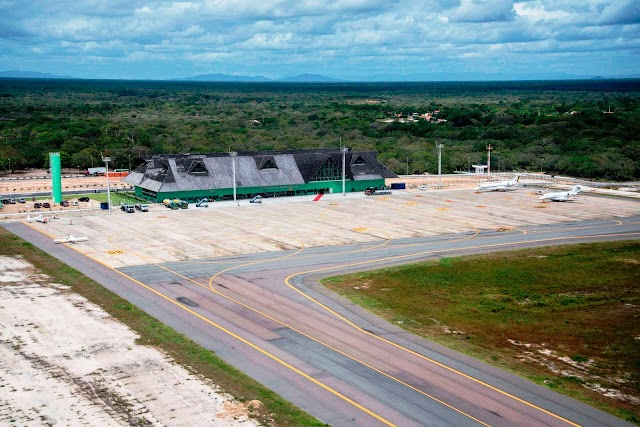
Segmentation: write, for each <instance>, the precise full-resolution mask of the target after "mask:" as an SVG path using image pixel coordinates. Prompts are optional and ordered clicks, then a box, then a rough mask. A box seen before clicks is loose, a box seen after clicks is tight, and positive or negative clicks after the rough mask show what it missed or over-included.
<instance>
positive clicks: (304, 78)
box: [172, 74, 340, 83]
mask: <svg viewBox="0 0 640 427" xmlns="http://www.w3.org/2000/svg"><path fill="white" fill-rule="evenodd" d="M172 80H177V81H188V82H291V83H331V82H339V81H340V80H337V79H332V78H331V77H326V76H321V75H319V74H300V75H298V76H290V77H284V78H282V79H276V80H273V79H268V78H266V77H264V76H232V75H229V74H203V75H199V76H193V77H182V78H177V79H172Z"/></svg>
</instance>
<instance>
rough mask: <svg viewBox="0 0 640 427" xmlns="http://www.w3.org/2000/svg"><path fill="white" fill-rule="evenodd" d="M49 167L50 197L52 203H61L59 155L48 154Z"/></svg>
mask: <svg viewBox="0 0 640 427" xmlns="http://www.w3.org/2000/svg"><path fill="white" fill-rule="evenodd" d="M49 167H50V168H51V195H52V197H53V203H61V202H62V168H61V166H60V153H49Z"/></svg>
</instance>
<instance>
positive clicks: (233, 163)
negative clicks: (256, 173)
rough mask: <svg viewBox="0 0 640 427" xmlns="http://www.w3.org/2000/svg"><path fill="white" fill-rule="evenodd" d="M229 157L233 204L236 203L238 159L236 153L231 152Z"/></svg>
mask: <svg viewBox="0 0 640 427" xmlns="http://www.w3.org/2000/svg"><path fill="white" fill-rule="evenodd" d="M229 157H231V173H232V174H233V203H236V157H238V152H237V151H231V152H230V153H229Z"/></svg>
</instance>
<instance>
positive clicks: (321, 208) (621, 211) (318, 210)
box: [31, 188, 640, 268]
mask: <svg viewBox="0 0 640 427" xmlns="http://www.w3.org/2000/svg"><path fill="white" fill-rule="evenodd" d="M639 213H640V203H638V201H636V200H631V199H623V198H610V197H596V196H592V195H581V196H579V197H578V199H577V200H576V201H575V202H569V203H540V202H539V200H538V195H537V194H535V193H534V192H533V191H532V190H529V189H526V188H524V189H520V190H517V191H512V192H506V193H503V192H491V193H475V192H473V190H471V189H469V188H466V189H452V190H440V191H436V190H432V191H419V190H417V189H416V190H410V191H393V194H392V195H390V196H369V197H367V196H364V195H363V194H360V193H358V194H356V193H352V194H347V195H346V196H343V195H341V194H328V195H325V196H324V197H322V198H321V199H320V200H319V201H317V202H314V201H313V198H312V197H310V196H308V197H307V196H301V197H287V198H268V199H264V200H263V203H261V204H250V203H249V201H248V200H243V201H241V202H239V203H238V204H234V203H233V202H232V201H229V202H216V203H209V207H207V208H196V207H195V206H194V205H193V204H191V205H190V208H189V209H176V210H172V209H167V208H165V207H164V206H163V205H161V204H154V205H150V207H149V212H140V211H137V210H136V211H134V213H125V212H122V211H121V210H120V209H118V208H117V207H115V208H114V211H113V212H112V213H111V214H108V213H106V212H100V211H93V212H86V213H84V214H83V215H82V216H74V217H73V219H71V217H69V216H65V215H59V216H57V217H56V219H53V220H51V221H49V223H47V224H41V223H32V224H31V225H32V226H33V227H36V228H38V229H39V230H41V231H42V232H44V233H46V234H47V235H49V236H51V237H52V238H61V237H64V236H66V235H68V234H69V233H73V234H74V235H75V236H86V237H88V238H89V241H88V242H83V243H78V244H76V248H78V249H79V250H81V251H83V252H85V253H87V254H89V255H91V256H92V257H94V258H96V259H98V260H99V261H101V262H103V263H105V264H107V265H109V266H112V267H115V268H118V267H123V266H131V265H140V264H147V263H159V262H166V261H184V260H194V259H203V258H212V257H218V256H228V255H235V254H245V253H256V252H264V251H281V250H286V249H292V248H300V247H305V248H308V247H311V246H325V245H341V244H354V243H364V242H372V241H386V240H388V239H392V240H395V239H402V238H410V237H424V236H433V235H437V234H445V233H476V232H482V231H483V230H485V231H486V230H493V231H496V230H497V231H503V230H513V229H522V232H523V233H524V232H534V231H531V226H534V225H536V224H550V223H562V222H574V221H581V220H590V219H603V218H611V219H612V220H615V218H616V217H624V216H630V215H637V214H639Z"/></svg>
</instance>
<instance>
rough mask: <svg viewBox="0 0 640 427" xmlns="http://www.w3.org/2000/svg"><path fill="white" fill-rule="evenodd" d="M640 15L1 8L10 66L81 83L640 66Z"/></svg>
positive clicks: (415, 7) (497, 9)
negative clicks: (92, 61) (93, 71)
mask: <svg viewBox="0 0 640 427" xmlns="http://www.w3.org/2000/svg"><path fill="white" fill-rule="evenodd" d="M639 8H640V1H639V0H582V1H580V2H576V1H575V0H516V2H515V3H514V2H513V1H512V0H424V1H422V2H416V1H415V0H398V1H397V2H394V3H389V2H388V1H386V0H385V1H382V0H324V1H323V0H298V1H294V0H262V1H259V2H256V1H255V0H199V1H196V0H193V1H173V0H139V1H135V2H132V1H125V0H85V1H83V2H77V1H75V0H57V1H55V2H53V1H50V0H32V1H31V2H29V3H24V2H17V0H16V1H11V0H4V1H3V0H0V50H1V51H2V56H1V57H0V69H2V68H3V67H5V66H6V67H9V66H12V65H13V64H17V65H19V63H20V61H28V60H29V61H30V60H31V58H36V57H37V58H38V63H39V64H46V63H47V60H50V61H51V62H54V61H55V62H56V63H58V64H62V63H67V64H68V66H69V68H70V69H69V71H67V72H65V74H74V75H82V73H81V72H75V73H74V72H73V71H72V70H73V68H74V67H78V68H77V69H78V70H81V68H79V67H81V65H82V64H86V63H87V59H88V58H103V59H105V60H104V61H103V63H102V65H101V72H108V70H109V69H110V70H111V72H112V73H114V76H117V75H118V73H120V72H121V71H120V70H121V68H122V66H120V65H119V63H121V62H126V63H127V68H128V69H127V72H128V73H130V72H133V71H132V70H133V69H134V68H135V67H137V68H138V69H139V70H141V75H153V74H154V73H155V74H156V75H157V76H158V77H172V76H167V75H163V74H162V73H164V72H166V71H165V70H167V69H179V70H188V69H189V67H190V66H192V64H199V66H202V67H206V66H207V64H209V65H210V66H211V67H217V68H215V69H213V70H212V71H211V72H218V71H220V70H225V72H227V73H230V74H232V73H233V71H234V70H237V69H241V70H245V71H247V70H252V71H247V72H249V73H250V74H268V72H267V71H268V70H271V72H277V73H288V74H294V73H295V72H296V71H297V72H300V73H302V72H317V70H325V69H326V70H329V71H331V72H333V73H335V77H340V74H343V75H347V74H352V73H355V72H357V71H358V70H362V71H361V72H362V73H367V72H369V70H373V69H377V70H380V72H383V71H384V70H385V69H386V70H387V72H396V73H397V72H404V71H405V70H420V69H425V66H426V67H432V68H434V69H439V68H441V67H443V66H445V64H446V66H447V67H458V68H459V69H463V70H473V69H478V70H480V69H487V68H490V67H491V66H493V64H498V63H500V64H501V66H504V67H509V64H510V61H512V63H513V64H516V63H517V64H518V66H519V67H521V69H525V70H526V66H524V65H523V64H524V63H525V62H526V60H527V59H526V58H524V56H525V54H524V53H523V52H534V53H536V55H538V57H537V61H538V62H537V63H536V64H534V65H535V66H540V67H544V66H545V65H544V61H542V60H543V55H545V54H548V55H549V60H548V61H549V64H547V66H549V67H551V66H553V67H555V68H562V67H564V68H565V69H566V70H567V71H569V70H571V69H572V68H575V67H576V61H571V60H570V57H571V54H572V53H571V52H574V53H575V55H578V54H579V53H580V54H581V53H582V52H591V53H593V54H596V53H597V54H598V55H602V57H603V58H604V57H606V56H607V55H609V54H610V53H609V48H608V46H609V47H611V50H617V51H620V52H627V53H628V55H627V59H626V61H627V62H626V64H627V68H633V67H635V68H637V67H638V65H640V59H639V56H640V55H637V52H638V43H639V42H640V41H639V40H640V11H639ZM554 52H561V53H563V55H553V53H554ZM493 56H496V57H499V61H500V62H498V58H493ZM521 57H522V58H521ZM621 57H622V55H620V56H618V57H616V58H621ZM580 58H581V59H582V58H583V57H582V56H580ZM540 61H542V62H540ZM558 61H560V62H558ZM612 61H613V60H612ZM616 61H618V62H620V61H622V60H620V59H616ZM161 62H162V63H166V65H168V66H162V67H159V66H158V64H159V63H161ZM622 62H623V61H622ZM6 64H11V65H6ZM172 64H178V65H175V66H173V65H172ZM342 64H348V65H342ZM487 64H488V65H487ZM514 66H515V65H514ZM105 67H111V68H105ZM270 67H271V68H270ZM289 70H290V71H289ZM36 71H46V70H36ZM581 71H584V70H581ZM181 72H182V71H181ZM621 73H622V72H621ZM188 74H189V73H187V75H188Z"/></svg>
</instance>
